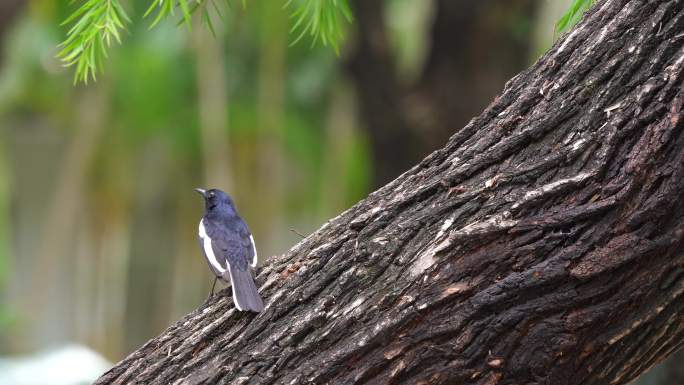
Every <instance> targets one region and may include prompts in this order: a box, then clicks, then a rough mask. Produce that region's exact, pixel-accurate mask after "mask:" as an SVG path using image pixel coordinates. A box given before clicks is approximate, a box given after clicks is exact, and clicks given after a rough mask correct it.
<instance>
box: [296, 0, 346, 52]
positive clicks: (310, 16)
mask: <svg viewBox="0 0 684 385" xmlns="http://www.w3.org/2000/svg"><path fill="white" fill-rule="evenodd" d="M285 6H286V7H291V8H293V11H292V14H291V18H292V19H294V24H293V26H292V28H291V29H290V32H291V33H297V36H296V37H295V39H294V41H293V42H292V43H291V44H290V45H294V44H297V43H298V42H299V41H300V40H301V39H302V38H303V37H304V36H306V35H309V36H311V38H312V43H311V44H312V45H314V44H316V43H317V42H321V43H322V44H323V45H329V46H331V47H333V49H334V50H335V52H336V53H338V54H339V45H340V43H341V41H342V40H343V39H344V23H345V21H346V22H348V23H351V22H352V20H353V18H352V12H351V7H350V6H349V2H348V0H288V1H287V2H286V3H285Z"/></svg>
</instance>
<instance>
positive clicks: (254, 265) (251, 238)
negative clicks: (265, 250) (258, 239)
mask: <svg viewBox="0 0 684 385" xmlns="http://www.w3.org/2000/svg"><path fill="white" fill-rule="evenodd" d="M249 240H250V241H252V249H254V258H252V267H256V265H257V251H256V245H255V244H254V237H253V236H251V235H250V236H249Z"/></svg>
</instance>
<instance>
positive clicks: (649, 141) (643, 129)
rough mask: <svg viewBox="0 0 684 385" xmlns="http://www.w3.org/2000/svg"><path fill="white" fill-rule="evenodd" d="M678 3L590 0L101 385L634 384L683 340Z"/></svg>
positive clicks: (683, 154) (682, 19)
mask: <svg viewBox="0 0 684 385" xmlns="http://www.w3.org/2000/svg"><path fill="white" fill-rule="evenodd" d="M683 8H684V4H683V3H682V1H680V0H651V1H646V0H605V1H599V2H598V4H597V5H596V6H595V7H594V8H593V10H592V11H590V12H589V14H588V15H587V16H586V17H585V19H584V20H583V22H581V23H580V24H579V25H578V26H577V27H576V28H575V29H574V30H573V31H572V32H571V33H570V34H568V35H566V36H564V37H563V38H562V39H561V40H560V41H559V42H558V43H557V44H556V45H555V46H554V47H553V49H552V50H551V51H549V52H548V53H547V54H546V55H545V56H544V57H543V58H542V59H541V60H540V61H539V62H538V63H536V64H535V65H534V66H533V67H532V68H530V69H529V70H527V71H525V72H523V73H521V74H520V75H518V76H516V77H515V78H514V79H512V80H511V81H510V82H509V83H508V84H507V86H506V88H505V90H504V91H503V93H502V94H501V95H500V96H499V97H498V98H497V99H496V100H495V101H494V102H493V103H492V104H491V105H490V106H489V107H488V108H487V109H486V110H485V111H484V112H483V113H482V114H481V115H480V116H479V117H477V118H475V119H473V120H472V121H471V122H470V123H469V124H468V125H467V126H465V127H464V128H462V129H461V130H459V131H458V132H456V134H455V135H454V136H453V137H451V139H450V140H449V142H448V143H447V144H446V146H445V147H444V148H443V149H441V150H438V151H436V152H434V153H433V154H431V155H430V156H428V157H427V158H426V159H424V160H423V161H422V162H421V163H420V164H419V165H417V166H415V167H414V168H412V169H411V170H409V171H407V172H406V173H404V174H403V175H402V176H400V177H399V178H398V179H396V180H395V181H393V182H392V183H390V184H388V185H387V186H385V187H383V188H382V189H380V190H378V191H376V192H375V193H373V194H371V195H370V196H369V197H368V198H366V199H365V200H363V201H362V202H360V203H358V204H357V205H356V206H354V207H352V208H351V209H349V210H347V211H346V212H344V213H342V214H341V215H340V216H338V217H337V218H334V219H332V220H331V221H330V222H328V223H327V224H326V225H324V226H323V227H322V228H321V229H319V230H318V231H317V232H316V233H314V234H312V235H311V236H309V237H308V238H306V239H305V240H303V241H302V242H300V243H299V244H298V245H296V246H295V247H294V248H293V249H292V250H290V252H288V253H287V254H285V255H282V256H279V257H275V258H273V259H271V260H270V261H268V263H267V264H266V266H265V267H264V269H263V270H262V271H261V272H260V274H259V275H258V283H259V284H260V286H261V292H262V293H263V295H264V297H265V298H266V302H267V307H266V310H265V312H264V313H261V314H259V315H256V316H255V315H252V314H247V313H238V312H236V311H235V310H234V309H233V305H232V302H231V300H230V298H229V297H226V296H225V293H223V295H221V296H220V297H218V298H215V299H213V300H212V301H210V302H209V303H207V304H205V305H203V306H202V307H200V308H199V309H198V310H196V311H194V312H193V313H191V314H189V315H187V316H186V317H184V318H183V319H181V320H180V321H179V322H178V323H177V324H175V325H173V326H171V327H169V328H168V329H167V330H166V331H165V332H164V333H162V334H161V335H160V336H159V337H157V338H155V339H152V340H151V341H149V342H148V343H147V344H145V346H143V347H141V348H140V349H139V350H138V351H136V352H134V353H132V354H131V355H130V356H128V357H127V358H125V359H124V360H123V361H121V362H120V363H119V364H118V365H117V366H115V367H114V368H113V369H112V370H111V371H109V372H108V373H106V374H105V375H104V376H103V377H102V378H101V379H100V380H99V381H98V382H97V383H98V384H124V383H145V384H200V383H207V384H209V383H211V384H214V383H218V384H228V383H253V384H257V383H258V384H270V383H277V384H286V383H287V384H297V383H316V384H324V383H335V384H352V383H354V384H356V383H396V384H398V383H405V384H417V383H422V384H488V385H492V384H558V385H564V384H589V385H591V384H608V383H610V384H626V383H628V382H629V381H631V380H632V379H633V378H635V377H636V376H638V375H639V374H640V373H642V372H643V371H645V370H647V369H648V368H650V367H651V366H653V365H654V364H656V363H657V362H659V361H660V360H662V359H663V358H664V357H666V356H667V355H669V354H671V353H672V352H674V351H676V350H677V349H678V348H679V347H681V345H682V344H683V343H684V338H683V337H684V320H683V316H682V314H684V296H683V295H682V294H683V293H684V247H683V246H684V244H683V240H684V201H683V200H682V199H681V197H682V195H683V194H684V133H682V128H684V120H683V119H682V110H683V108H684V88H683V82H682V80H683V77H684V9H683Z"/></svg>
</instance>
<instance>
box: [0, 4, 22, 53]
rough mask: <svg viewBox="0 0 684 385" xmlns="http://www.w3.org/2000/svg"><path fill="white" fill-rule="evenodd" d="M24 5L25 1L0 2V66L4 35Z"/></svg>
mask: <svg viewBox="0 0 684 385" xmlns="http://www.w3.org/2000/svg"><path fill="white" fill-rule="evenodd" d="M25 4H26V1H25V0H2V1H0V65H2V59H3V58H2V55H3V54H4V46H3V42H4V41H5V39H4V37H5V33H7V31H8V30H9V28H10V27H11V26H12V23H13V22H14V20H15V19H16V17H17V16H18V15H19V13H20V11H21V10H22V9H23V8H24V5H25Z"/></svg>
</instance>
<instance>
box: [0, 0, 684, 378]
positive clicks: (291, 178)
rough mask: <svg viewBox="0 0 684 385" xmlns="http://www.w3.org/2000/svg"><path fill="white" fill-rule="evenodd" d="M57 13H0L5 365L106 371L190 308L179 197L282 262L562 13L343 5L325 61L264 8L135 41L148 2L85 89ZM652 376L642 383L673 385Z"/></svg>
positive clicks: (37, 6)
mask: <svg viewBox="0 0 684 385" xmlns="http://www.w3.org/2000/svg"><path fill="white" fill-rule="evenodd" d="M69 3H70V1H67V0H0V355H3V356H6V357H32V356H31V355H32V354H34V353H36V352H41V351H44V350H45V349H55V348H60V347H64V346H70V344H74V343H75V344H79V345H80V346H86V347H88V348H90V349H92V350H93V351H95V352H98V353H99V354H101V355H102V356H104V357H105V358H106V359H107V360H109V361H110V362H115V361H117V360H119V359H121V358H122V357H123V356H125V354H126V353H128V352H130V351H131V350H133V349H135V348H136V347H137V346H139V345H141V344H142V343H144V342H145V341H146V340H147V339H149V338H151V337H152V336H154V335H156V334H158V333H159V332H160V331H162V330H163V329H164V328H165V327H166V326H168V325H169V324H170V323H172V322H174V320H176V319H178V318H179V317H180V316H182V315H184V314H185V313H187V312H189V311H191V310H192V309H194V308H195V307H197V306H198V305H199V304H200V303H201V302H202V301H204V299H205V298H206V295H207V292H208V290H209V287H210V285H211V282H212V276H211V274H210V272H209V269H208V268H207V266H206V263H205V261H204V260H203V258H202V257H201V254H200V251H199V248H198V244H197V239H196V237H197V223H198V220H199V218H200V217H201V215H202V210H203V207H202V201H201V198H200V197H199V196H198V195H197V194H196V193H195V192H193V188H194V187H198V186H202V187H207V186H209V187H220V188H222V189H224V190H226V191H228V192H229V193H231V195H233V197H234V199H235V201H236V202H237V204H238V208H239V210H240V212H241V214H242V216H243V217H244V218H245V219H246V220H247V221H248V223H249V224H250V226H251V228H252V232H253V233H254V237H255V239H256V242H257V245H258V247H259V256H260V258H261V261H262V262H263V261H264V260H265V259H266V258H268V256H270V255H275V254H278V253H282V252H284V251H286V250H287V249H288V248H289V247H290V246H291V245H293V244H294V243H296V242H297V241H298V239H299V237H298V236H297V235H296V234H294V233H293V232H291V231H290V229H294V230H296V231H298V232H300V233H304V234H306V233H309V232H311V231H313V230H315V229H316V228H317V227H319V226H320V225H321V224H322V223H323V222H325V220H327V219H328V218H330V217H332V216H335V215H336V214H337V213H339V212H341V211H342V210H344V209H345V208H347V207H349V206H351V205H352V204H353V203H355V202H356V201H357V200H359V199H361V198H363V197H364V196H365V195H366V194H367V193H369V192H370V191H372V190H373V189H374V188H375V187H378V186H381V185H383V184H384V183H386V182H388V181H390V180H391V179H393V178H394V177H396V176H398V175H399V174H400V173H401V172H403V171H404V170H406V169H407V168H408V167H410V166H411V165H413V164H414V163H416V162H417V161H419V160H420V159H421V158H422V157H423V156H425V155H426V154H428V153H429V152H430V151H431V150H433V149H435V148H438V147H439V146H440V145H441V144H443V143H444V142H445V141H446V139H447V138H448V137H449V136H450V135H451V134H452V133H454V132H455V130H457V129H458V128H460V127H462V126H463V125H465V124H466V123H467V122H468V120H469V119H471V118H472V117H473V116H475V115H477V114H478V113H479V112H480V111H481V110H482V109H483V108H484V107H485V106H486V105H487V104H488V103H489V102H490V101H491V100H492V99H493V98H494V97H495V96H496V94H497V93H498V92H500V90H501V89H502V88H503V85H504V83H505V82H506V80H508V79H509V78H510V77H511V76H513V75H514V74H516V73H517V72H519V71H521V70H522V69H524V68H526V67H527V66H529V65H530V64H531V63H532V62H533V61H534V60H536V58H537V57H539V55H541V54H542V53H543V52H544V51H545V50H546V49H548V47H549V46H550V45H551V43H552V41H553V38H554V28H553V25H554V22H555V20H557V19H558V18H559V17H560V15H562V13H563V12H564V10H565V9H566V8H567V6H568V4H569V0H536V1H535V0H479V1H456V0H352V1H351V3H352V7H353V9H354V15H355V21H354V23H353V24H352V25H350V26H348V29H347V39H346V41H345V42H344V44H343V46H342V48H341V52H340V54H339V56H337V55H336V54H335V52H334V51H333V50H332V49H330V48H326V47H321V46H313V47H312V46H311V45H310V41H307V40H306V39H304V40H302V41H301V42H299V43H298V44H295V45H293V46H289V45H290V43H291V42H292V41H293V40H294V37H293V36H292V35H290V34H289V29H290V28H291V23H292V21H291V19H290V18H289V15H288V13H287V10H284V9H283V8H282V4H281V3H283V2H282V1H281V2H276V1H271V0H269V1H249V2H248V6H247V8H246V9H242V7H232V8H229V9H227V8H224V12H223V15H224V21H223V22H220V23H215V24H214V27H215V29H216V36H212V34H211V32H210V31H209V30H208V29H207V28H204V27H202V26H201V25H200V24H199V23H195V28H193V29H192V31H188V30H187V29H185V28H183V27H177V26H176V25H175V23H174V22H173V21H168V22H165V23H164V22H163V23H161V24H160V25H159V26H158V27H156V28H154V29H152V30H148V26H149V24H150V21H149V20H144V21H143V20H141V17H142V14H143V13H144V11H145V9H146V7H147V6H148V4H147V3H148V2H147V1H134V0H129V1H127V2H126V6H127V9H128V10H129V14H130V15H131V16H132V18H133V20H134V23H133V24H132V26H131V27H130V30H129V33H128V34H127V35H126V36H125V41H124V44H123V45H121V46H116V47H114V49H112V50H111V51H110V56H109V59H108V60H107V62H106V64H105V72H104V73H103V74H101V75H100V76H99V77H98V80H97V82H96V83H95V84H90V85H88V86H83V85H77V86H74V85H73V82H72V79H73V78H72V76H73V72H72V70H71V69H68V68H64V67H63V66H62V65H61V64H60V62H59V61H58V60H56V59H55V55H56V53H57V52H58V49H57V45H58V44H59V43H60V41H62V40H63V39H64V37H65V33H66V27H63V26H60V23H61V21H63V20H64V19H65V18H66V17H67V16H68V14H69V13H70V12H71V11H73V9H74V5H72V4H69ZM670 362H671V363H670V364H669V365H668V364H666V365H665V366H664V369H663V368H661V369H660V371H659V372H658V373H656V374H652V375H651V376H649V377H648V378H647V379H645V380H643V381H644V382H643V383H652V384H656V383H657V384H684V373H682V369H678V367H681V366H682V365H677V362H682V359H681V357H680V359H679V361H676V360H674V359H673V360H670ZM2 368H3V366H0V371H1V370H3V369H2ZM5 368H6V367H5ZM678 370H679V372H677V371H678ZM1 375H2V373H0V378H1Z"/></svg>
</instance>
